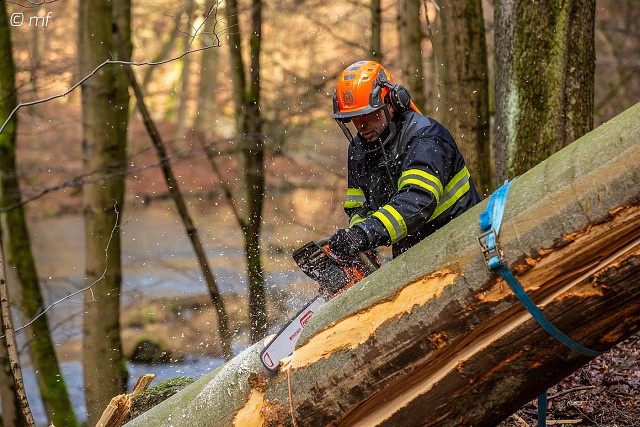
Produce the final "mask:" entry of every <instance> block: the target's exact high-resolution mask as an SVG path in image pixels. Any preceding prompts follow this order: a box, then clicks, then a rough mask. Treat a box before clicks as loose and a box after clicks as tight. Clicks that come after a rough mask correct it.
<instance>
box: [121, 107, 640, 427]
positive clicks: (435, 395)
mask: <svg viewBox="0 0 640 427" xmlns="http://www.w3.org/2000/svg"><path fill="white" fill-rule="evenodd" d="M486 203H487V202H486V201H485V202H483V203H481V204H480V205H478V206H475V207H474V208H472V209H471V210H470V211H468V212H467V213H465V214H464V215H462V216H460V217H458V218H456V219H455V220H454V221H452V222H451V223H450V224H448V225H447V226H446V227H444V228H443V229H441V230H439V231H437V232H436V233H434V234H433V235H431V236H429V237H428V238H427V239H425V240H424V241H422V242H421V243H419V244H418V245H416V246H415V247H413V248H412V249H411V250H409V251H407V252H406V253H405V254H403V255H402V256H400V257H398V258H396V259H394V260H393V261H392V262H390V263H388V264H387V265H385V266H383V267H382V268H381V269H379V270H378V271H376V272H375V273H374V274H372V275H371V276H369V277H368V278H367V279H365V280H364V281H363V282H362V283H361V284H358V285H356V286H354V287H352V288H350V289H349V290H347V291H346V292H344V293H343V294H342V295H341V296H339V297H337V298H334V299H333V300H331V301H329V302H328V303H326V304H325V305H324V306H322V307H321V308H320V310H318V312H317V313H316V314H314V316H313V317H312V318H311V320H310V321H309V323H308V324H307V326H306V327H305V329H304V331H303V333H302V336H301V337H300V341H299V342H298V345H297V348H296V350H295V352H294V353H293V355H292V356H291V357H289V358H287V359H286V360H285V361H284V362H283V364H282V365H281V368H280V371H279V373H277V374H274V375H269V374H267V373H266V372H265V370H264V368H263V367H262V365H261V364H260V361H259V358H258V354H259V352H260V350H261V349H262V348H263V344H262V343H257V344H255V345H254V346H252V347H250V348H249V349H247V350H246V351H245V352H243V353H242V354H241V355H239V356H237V357H236V358H235V359H233V360H232V361H230V362H229V363H227V364H226V365H224V366H223V367H221V368H220V369H218V370H217V371H215V372H212V373H211V374H209V375H207V376H206V377H204V378H202V379H200V380H198V381H197V382H195V383H194V384H192V385H191V386H189V387H187V388H185V389H184V390H183V391H181V392H180V393H179V394H178V395H176V396H174V398H172V399H171V400H170V401H165V402H163V403H162V404H160V405H159V406H157V407H155V408H153V409H151V410H150V411H149V412H147V413H146V414H144V415H143V416H141V417H140V418H137V419H136V420H134V421H133V422H132V423H130V424H129V425H130V426H146V425H154V426H165V425H169V424H171V425H173V426H186V425H188V426H191V427H199V426H208V427H210V426H228V425H265V426H269V425H278V424H282V425H284V426H291V425H313V426H322V425H340V426H351V425H362V426H372V425H380V426H400V425H401V426H427V425H439V426H449V425H451V426H453V425H474V426H485V425H494V424H495V423H496V422H498V421H499V420H500V419H504V418H506V417H507V416H508V415H509V414H511V413H513V412H514V411H515V410H517V409H518V408H520V407H521V406H522V405H523V404H524V403H526V402H527V401H529V400H531V399H532V398H534V397H535V396H537V395H538V394H539V393H541V392H542V391H544V390H546V389H547V388H548V387H550V386H551V385H553V384H555V383H557V382H558V381H559V380H560V379H562V378H564V377H565V376H566V375H568V374H569V373H571V372H573V371H574V370H575V369H577V368H578V367H579V366H581V365H583V364H585V363H586V362H588V360H589V358H588V357H586V356H582V355H580V354H578V353H574V352H573V351H572V350H570V349H569V348H568V347H566V346H564V345H563V344H561V343H560V342H558V341H556V340H555V339H554V338H553V337H552V336H550V335H548V334H547V333H546V332H545V331H544V330H543V329H542V328H541V327H540V326H539V325H538V324H537V323H536V321H535V320H533V318H532V317H531V315H530V314H529V312H527V311H526V309H525V308H524V307H523V306H522V305H521V303H520V302H519V301H518V300H517V299H516V298H515V297H514V296H513V294H512V292H511V291H510V290H509V287H508V286H507V285H506V284H505V283H504V282H503V280H501V278H500V277H499V276H498V275H496V274H495V273H492V272H490V271H489V270H488V269H487V268H486V266H485V263H484V259H483V256H482V254H481V251H480V248H479V246H478V243H477V240H476V236H477V235H478V234H479V232H480V229H479V224H478V215H479V213H480V212H482V211H483V209H485V207H486ZM499 242H500V244H501V246H502V248H503V250H504V253H505V256H506V259H507V264H508V266H509V268H511V270H512V271H514V272H516V275H517V277H518V279H519V281H520V283H521V284H522V285H523V287H524V288H525V289H526V291H527V292H528V293H529V295H530V296H531V297H532V298H533V300H534V301H535V302H536V304H537V305H538V306H539V307H540V308H541V310H543V312H544V314H545V315H546V316H547V317H548V318H549V319H550V320H551V321H552V322H553V323H554V324H555V325H556V326H557V327H558V328H559V329H560V330H562V331H563V332H564V333H565V334H567V335H569V336H570V337H572V338H573V339H574V340H576V341H578V342H580V343H581V344H582V345H584V346H586V347H589V348H593V349H595V350H607V349H609V348H611V347H612V346H614V345H615V344H616V343H618V342H620V341H622V340H623V339H625V338H626V337H628V336H630V335H632V334H633V333H635V332H636V331H638V329H639V328H640V104H637V105H636V106H634V107H632V108H631V109H629V110H627V111H626V112H624V113H623V114H621V115H619V116H618V117H616V118H614V119H612V120H611V121H609V122H607V123H606V124H604V125H603V126H601V127H600V128H598V129H596V130H595V131H593V132H591V133H590V134H588V135H586V136H585V137H583V138H581V139H580V140H578V141H576V142H575V143H573V144H571V145H570V146H568V147H566V148H565V149H563V150H561V151H560V152H558V153H556V154H554V155H553V156H551V157H550V158H549V159H547V160H546V161H545V162H543V163H542V164H540V165H538V166H537V167H535V168H533V169H531V170H530V171H528V172H527V173H525V174H524V175H522V176H521V177H519V178H518V179H517V180H516V181H514V183H513V184H512V185H511V190H510V193H509V197H508V200H507V206H506V210H505V216H504V220H503V226H502V232H501V235H500V238H499ZM168 420H169V421H168Z"/></svg>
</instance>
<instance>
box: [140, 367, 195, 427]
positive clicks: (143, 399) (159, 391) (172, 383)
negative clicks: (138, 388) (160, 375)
mask: <svg viewBox="0 0 640 427" xmlns="http://www.w3.org/2000/svg"><path fill="white" fill-rule="evenodd" d="M194 381H195V380H194V379H193V378H190V377H175V378H171V379H168V380H166V381H164V382H162V383H160V384H158V385H157V386H155V387H152V388H150V389H149V390H146V391H144V392H142V393H140V394H138V395H136V396H134V397H133V405H132V407H131V414H130V415H129V420H132V419H134V418H136V417H138V416H140V415H142V414H143V413H145V412H146V411H148V410H149V409H151V408H153V407H154V406H156V405H157V404H158V403H160V402H163V401H165V400H167V399H168V398H169V397H171V396H173V395H174V394H176V393H177V392H178V391H180V390H182V389H183V388H185V387H186V386H188V385H189V384H191V383H193V382H194Z"/></svg>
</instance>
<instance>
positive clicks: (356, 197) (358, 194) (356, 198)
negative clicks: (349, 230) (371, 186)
mask: <svg viewBox="0 0 640 427" xmlns="http://www.w3.org/2000/svg"><path fill="white" fill-rule="evenodd" d="M364 202H365V198H364V192H363V191H362V190H361V189H359V188H347V195H346V197H345V198H344V207H345V208H346V209H352V208H359V207H362V206H363V205H364Z"/></svg>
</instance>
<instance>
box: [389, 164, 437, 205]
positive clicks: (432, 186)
mask: <svg viewBox="0 0 640 427" xmlns="http://www.w3.org/2000/svg"><path fill="white" fill-rule="evenodd" d="M409 184H413V185H416V186H418V187H422V188H424V189H425V190H428V191H430V192H431V193H433V195H434V196H435V198H436V202H438V201H439V200H440V196H441V195H442V182H440V180H439V179H438V177H437V176H435V175H431V174H430V173H428V172H425V171H423V170H420V169H407V170H406V171H404V172H402V175H400V178H399V179H398V190H400V189H401V188H402V187H404V186H405V185H409Z"/></svg>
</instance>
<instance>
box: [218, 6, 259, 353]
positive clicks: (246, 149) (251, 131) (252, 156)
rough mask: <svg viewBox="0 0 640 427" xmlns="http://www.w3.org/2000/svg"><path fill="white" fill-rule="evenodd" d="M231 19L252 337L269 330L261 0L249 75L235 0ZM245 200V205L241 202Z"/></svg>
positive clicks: (254, 22)
mask: <svg viewBox="0 0 640 427" xmlns="http://www.w3.org/2000/svg"><path fill="white" fill-rule="evenodd" d="M225 11H226V18H227V24H228V26H229V28H231V29H232V31H229V49H230V57H231V69H232V73H233V74H232V81H233V90H234V104H235V117H236V130H237V133H238V136H237V139H238V145H239V154H240V163H241V165H242V175H243V182H242V186H243V188H242V195H241V197H240V199H241V200H243V201H244V203H242V209H239V211H241V212H242V216H241V217H238V218H237V220H238V222H239V224H240V227H241V229H242V233H243V237H244V247H245V249H244V250H245V259H246V262H247V276H248V280H249V321H250V323H251V342H256V341H257V340H259V339H261V338H263V337H264V336H265V334H266V333H267V295H266V291H265V287H264V285H265V284H264V269H263V267H262V259H261V254H260V232H261V228H262V210H263V206H264V186H265V183H264V180H265V177H264V140H263V135H262V117H261V114H260V51H261V43H262V39H261V38H262V1H261V0H252V3H251V31H250V36H249V57H250V61H249V67H248V69H249V76H248V77H249V78H248V79H247V76H246V73H245V67H244V62H243V59H242V39H241V31H240V24H239V22H238V4H237V1H236V0H229V1H227V7H226V9H225ZM239 205H240V204H239Z"/></svg>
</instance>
